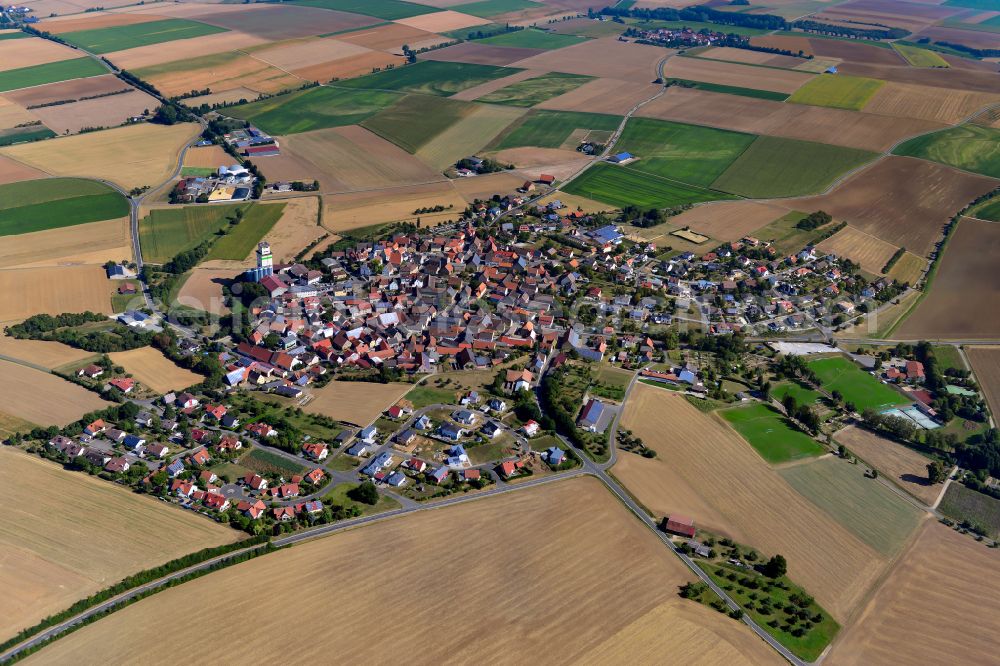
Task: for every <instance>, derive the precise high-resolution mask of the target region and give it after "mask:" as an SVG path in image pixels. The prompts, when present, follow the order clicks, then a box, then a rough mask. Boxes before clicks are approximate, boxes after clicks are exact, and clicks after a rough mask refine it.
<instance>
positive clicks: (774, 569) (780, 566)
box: [763, 555, 788, 578]
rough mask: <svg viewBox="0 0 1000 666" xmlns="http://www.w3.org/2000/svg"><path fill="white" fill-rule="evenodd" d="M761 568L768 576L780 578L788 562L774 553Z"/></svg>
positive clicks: (786, 569)
mask: <svg viewBox="0 0 1000 666" xmlns="http://www.w3.org/2000/svg"><path fill="white" fill-rule="evenodd" d="M763 570H764V575H765V576H767V577H768V578H781V577H782V576H784V575H785V573H786V572H787V571H788V563H787V562H786V561H785V558H784V557H783V556H782V555H775V556H774V557H772V558H771V559H769V560H768V561H767V563H766V564H764V567H763Z"/></svg>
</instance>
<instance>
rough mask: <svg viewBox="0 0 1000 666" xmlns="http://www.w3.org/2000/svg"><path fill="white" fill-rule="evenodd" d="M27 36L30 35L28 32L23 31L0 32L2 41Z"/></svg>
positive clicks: (0, 40)
mask: <svg viewBox="0 0 1000 666" xmlns="http://www.w3.org/2000/svg"><path fill="white" fill-rule="evenodd" d="M26 37H28V33H26V32H21V31H17V32H5V33H3V34H0V42H2V41H4V40H6V39H24V38H26Z"/></svg>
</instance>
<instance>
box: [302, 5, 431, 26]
mask: <svg viewBox="0 0 1000 666" xmlns="http://www.w3.org/2000/svg"><path fill="white" fill-rule="evenodd" d="M291 4H295V5H304V6H306V7H319V8H320V9H334V10H337V11H341V12H352V13H354V14H364V15H365V16H373V17H375V18H380V19H386V20H387V21H392V20H395V19H402V18H410V17H411V16H419V15H420V14H430V13H431V12H436V11H438V10H437V9H436V8H434V7H428V6H427V5H418V4H415V3H412V2H401V0H292V3H291Z"/></svg>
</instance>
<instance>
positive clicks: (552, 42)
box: [477, 28, 586, 50]
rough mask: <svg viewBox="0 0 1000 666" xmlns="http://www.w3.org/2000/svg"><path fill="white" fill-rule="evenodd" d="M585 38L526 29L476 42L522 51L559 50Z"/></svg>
mask: <svg viewBox="0 0 1000 666" xmlns="http://www.w3.org/2000/svg"><path fill="white" fill-rule="evenodd" d="M585 39H586V38H584V37H578V36H577V35H560V34H557V33H554V32H545V31H542V30H535V29H534V28H528V29H527V30H517V31H516V32H505V33H503V34H501V35H496V36H494V37H487V38H486V39H481V40H478V42H477V43H479V44H493V45H494V46H513V47H518V48H524V49H545V50H550V49H561V48H563V47H564V46H572V45H573V44H579V43H580V42H582V41H585Z"/></svg>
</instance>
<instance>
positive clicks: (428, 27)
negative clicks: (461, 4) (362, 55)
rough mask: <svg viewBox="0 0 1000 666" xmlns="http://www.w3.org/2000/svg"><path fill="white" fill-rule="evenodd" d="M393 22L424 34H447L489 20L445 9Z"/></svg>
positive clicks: (483, 23)
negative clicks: (421, 31)
mask: <svg viewBox="0 0 1000 666" xmlns="http://www.w3.org/2000/svg"><path fill="white" fill-rule="evenodd" d="M395 22H396V23H399V24H400V25H405V26H409V27H411V28H416V29H417V30H423V31H425V32H448V31H449V30H459V29H461V28H468V27H470V26H474V25H485V24H487V23H489V22H490V21H489V19H484V18H480V17H478V16H473V15H471V14H463V13H461V12H456V11H452V10H450V9H445V10H444V11H440V12H434V13H432V14H421V15H419V16H411V17H409V18H403V19H397V20H396V21H395Z"/></svg>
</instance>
